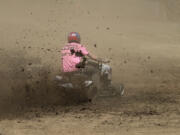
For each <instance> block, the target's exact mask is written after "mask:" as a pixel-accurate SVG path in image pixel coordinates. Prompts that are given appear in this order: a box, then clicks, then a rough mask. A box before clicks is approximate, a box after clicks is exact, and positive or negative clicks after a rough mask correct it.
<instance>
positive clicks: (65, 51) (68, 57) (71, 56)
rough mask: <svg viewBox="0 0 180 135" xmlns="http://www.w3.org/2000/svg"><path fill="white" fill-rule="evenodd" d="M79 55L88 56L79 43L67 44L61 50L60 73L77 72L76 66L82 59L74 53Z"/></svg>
mask: <svg viewBox="0 0 180 135" xmlns="http://www.w3.org/2000/svg"><path fill="white" fill-rule="evenodd" d="M77 52H78V53H81V54H82V55H88V51H87V50H86V48H85V47H84V46H83V45H81V44H79V43H68V44H67V45H65V46H64V47H63V48H62V50H61V54H62V57H61V58H62V71H63V72H73V71H78V68H76V65H77V64H79V63H80V62H81V59H82V57H80V56H77V55H76V53H77Z"/></svg>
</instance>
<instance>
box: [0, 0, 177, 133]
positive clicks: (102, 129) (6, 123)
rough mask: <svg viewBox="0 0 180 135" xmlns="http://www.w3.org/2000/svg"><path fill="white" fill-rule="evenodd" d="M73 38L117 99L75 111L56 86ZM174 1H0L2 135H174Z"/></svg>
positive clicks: (99, 100) (102, 99)
mask: <svg viewBox="0 0 180 135" xmlns="http://www.w3.org/2000/svg"><path fill="white" fill-rule="evenodd" d="M71 31H77V32H79V33H80V34H81V37H82V44H83V45H84V46H85V47H86V48H88V50H89V51H90V52H92V53H93V54H96V55H97V56H99V57H102V58H104V57H105V58H107V59H109V60H110V61H111V62H110V63H109V65H110V66H111V67H112V69H113V74H112V80H113V81H112V84H113V85H116V84H119V83H123V84H124V85H125V87H126V91H125V94H124V96H123V97H119V96H113V97H99V98H97V100H96V101H94V102H91V103H89V102H88V103H80V104H79V103H75V102H74V101H73V100H72V98H68V99H67V98H66V96H64V95H63V93H62V92H61V91H59V90H58V88H57V86H56V85H55V81H54V78H55V76H56V75H57V74H60V73H61V71H60V67H61V54H60V51H61V48H62V47H63V46H64V45H65V44H66V42H67V41H66V40H67V39H66V37H67V34H68V33H69V32H71ZM179 44H180V1H179V0H173V1H172V0H171V1H170V0H111V1H110V0H98V1H96V0H86V1H85V0H76V1H73V0H38V1H37V0H36V1H35V0H31V1H30V0H29V1H24V0H14V1H11V0H6V1H3V0H0V63H1V66H0V134H2V135H12V134H13V135H34V134H38V135H44V134H48V135H49V134H51V135H57V134H58V135H59V134H69V135H72V134H77V135H81V134H82V135H84V134H87V135H88V134H91V135H92V134H95V135H96V134H97V135H104V134H113V135H119V134H124V135H129V134H135V135H136V134H138V135H139V134H143V135H144V134H145V135H154V134H159V135H169V134H172V135H179V133H180V108H179V106H180V91H179V88H180V83H179V81H180V79H179V78H180V70H179V69H180V53H179V50H180V45H179Z"/></svg>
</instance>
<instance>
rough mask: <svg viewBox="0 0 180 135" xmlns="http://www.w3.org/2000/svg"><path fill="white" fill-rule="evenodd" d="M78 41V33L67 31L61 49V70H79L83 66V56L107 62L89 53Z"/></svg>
mask: <svg viewBox="0 0 180 135" xmlns="http://www.w3.org/2000/svg"><path fill="white" fill-rule="evenodd" d="M80 41H81V39H80V35H79V33H77V32H71V33H69V35H68V43H67V44H66V45H65V46H64V47H63V48H62V50H61V54H62V71H63V72H74V71H79V69H80V68H84V66H85V59H86V58H85V57H84V56H87V57H88V58H90V59H92V60H95V61H97V62H105V63H106V62H108V61H105V60H102V59H100V58H97V57H96V56H94V55H93V54H91V53H89V52H88V51H87V49H86V48H85V47H84V46H83V45H82V44H80Z"/></svg>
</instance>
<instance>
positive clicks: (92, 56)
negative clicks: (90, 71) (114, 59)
mask: <svg viewBox="0 0 180 135" xmlns="http://www.w3.org/2000/svg"><path fill="white" fill-rule="evenodd" d="M87 56H88V57H89V58H90V59H92V60H95V61H97V62H104V63H106V62H108V61H105V60H102V59H100V58H97V57H96V56H95V55H93V54H91V53H88V54H87Z"/></svg>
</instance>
